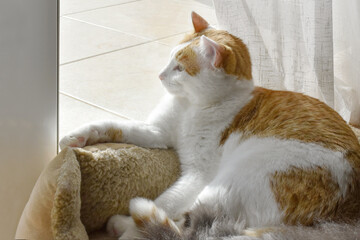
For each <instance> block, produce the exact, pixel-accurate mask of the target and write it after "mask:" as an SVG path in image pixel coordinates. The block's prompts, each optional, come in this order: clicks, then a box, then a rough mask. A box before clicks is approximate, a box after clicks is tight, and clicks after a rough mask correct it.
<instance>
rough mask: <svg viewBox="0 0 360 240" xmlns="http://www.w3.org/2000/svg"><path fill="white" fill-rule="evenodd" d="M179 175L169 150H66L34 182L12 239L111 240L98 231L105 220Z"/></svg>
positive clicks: (129, 147) (113, 146)
mask: <svg viewBox="0 0 360 240" xmlns="http://www.w3.org/2000/svg"><path fill="white" fill-rule="evenodd" d="M179 173H180V165H179V162H178V159H177V156H176V154H175V152H174V151H173V150H160V149H145V148H140V147H137V146H134V145H128V144H115V143H107V144H97V145H94V146H88V147H85V148H83V149H80V148H74V149H70V148H66V149H64V150H63V151H61V152H60V153H59V155H58V156H57V157H55V158H54V159H53V160H52V161H51V162H50V163H49V164H48V165H47V167H46V168H45V169H44V170H43V172H42V173H41V175H40V177H39V179H38V180H37V182H36V184H35V187H34V189H33V191H32V193H31V196H30V199H29V201H28V203H27V205H26V207H25V209H24V211H23V213H22V216H21V219H20V222H19V225H18V228H17V232H16V238H17V239H36V240H51V239H58V240H60V239H61V240H67V239H68V240H77V239H79V240H85V239H98V240H105V239H117V238H110V237H109V236H107V234H106V233H105V231H104V226H105V225H106V222H107V220H108V218H109V217H111V216H112V215H114V214H128V204H129V201H130V199H131V198H133V197H136V196H141V197H145V198H149V199H155V198H156V197H157V196H159V195H160V194H161V193H162V192H163V191H164V190H165V189H167V188H168V187H169V186H170V185H171V184H172V183H173V182H174V181H175V180H176V179H177V177H178V176H179Z"/></svg>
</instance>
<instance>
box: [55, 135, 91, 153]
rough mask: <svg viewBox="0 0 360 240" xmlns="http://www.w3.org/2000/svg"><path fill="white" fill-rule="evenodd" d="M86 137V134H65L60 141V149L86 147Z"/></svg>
mask: <svg viewBox="0 0 360 240" xmlns="http://www.w3.org/2000/svg"><path fill="white" fill-rule="evenodd" d="M86 140H87V139H86V138H85V137H84V136H71V135H69V136H65V137H63V138H62V139H61V140H60V142H59V146H60V149H61V150H63V149H64V148H66V147H84V146H85V145H86Z"/></svg>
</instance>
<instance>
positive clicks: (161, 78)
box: [159, 73, 165, 81]
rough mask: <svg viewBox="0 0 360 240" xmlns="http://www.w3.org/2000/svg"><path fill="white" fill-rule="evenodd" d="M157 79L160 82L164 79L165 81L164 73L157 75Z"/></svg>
mask: <svg viewBox="0 0 360 240" xmlns="http://www.w3.org/2000/svg"><path fill="white" fill-rule="evenodd" d="M159 78H160V80H161V81H162V80H164V79H165V74H164V73H160V74H159Z"/></svg>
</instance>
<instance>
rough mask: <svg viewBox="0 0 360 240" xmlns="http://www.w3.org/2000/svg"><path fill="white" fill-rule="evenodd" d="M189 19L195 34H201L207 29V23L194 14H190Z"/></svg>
mask: <svg viewBox="0 0 360 240" xmlns="http://www.w3.org/2000/svg"><path fill="white" fill-rule="evenodd" d="M191 19H192V23H193V25H194V29H195V32H196V33H198V32H201V31H203V30H205V29H207V28H208V27H209V23H208V22H207V21H206V20H205V19H203V18H202V17H201V16H200V15H199V14H197V13H196V12H191Z"/></svg>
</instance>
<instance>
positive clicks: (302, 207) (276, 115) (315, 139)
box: [220, 88, 360, 225]
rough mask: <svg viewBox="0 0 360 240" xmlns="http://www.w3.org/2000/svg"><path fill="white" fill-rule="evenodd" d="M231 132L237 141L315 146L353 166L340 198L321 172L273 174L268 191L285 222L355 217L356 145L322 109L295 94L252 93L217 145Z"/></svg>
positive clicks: (359, 195) (358, 189)
mask: <svg viewBox="0 0 360 240" xmlns="http://www.w3.org/2000/svg"><path fill="white" fill-rule="evenodd" d="M234 132H240V133H241V134H242V140H245V139H247V138H249V137H252V136H257V137H276V138H279V139H294V140H299V141H301V142H306V143H316V144H319V145H321V146H323V147H325V148H328V149H331V150H334V151H339V152H342V153H343V154H344V156H345V157H346V159H347V160H348V161H349V163H350V165H351V166H352V168H353V170H354V174H353V176H349V179H352V180H351V181H350V182H349V186H348V189H349V190H348V192H347V195H346V196H345V197H342V196H340V195H339V191H340V190H339V186H338V185H337V184H336V183H335V182H334V181H333V180H332V178H331V176H330V173H329V172H328V171H327V170H325V169H321V168H318V169H309V170H306V171H305V170H300V169H292V170H289V171H288V172H277V173H275V174H274V175H273V176H272V177H271V186H272V190H273V192H274V195H275V198H276V200H277V202H278V203H279V206H280V208H281V209H282V210H283V211H284V214H285V216H284V222H286V223H289V224H295V223H301V224H304V225H311V224H313V222H314V220H325V219H331V220H342V221H343V220H345V219H355V218H356V216H359V215H360V213H359V209H360V201H359V199H360V179H359V178H360V145H359V142H358V139H357V138H356V136H355V134H354V133H353V131H352V130H351V128H350V127H349V126H348V125H347V124H346V122H345V121H344V120H343V119H342V118H341V117H340V115H339V114H338V113H336V112H335V111H334V110H333V109H331V108H330V107H329V106H327V105H326V104H324V103H322V102H320V101H319V100H317V99H315V98H312V97H309V96H306V95H303V94H300V93H294V92H288V91H272V90H268V89H264V88H255V90H254V92H253V98H252V99H251V100H250V102H249V103H248V104H247V105H245V106H244V107H243V108H242V109H241V110H240V112H239V113H238V114H237V115H236V116H235V118H234V120H233V122H232V123H231V124H230V126H229V127H228V128H227V129H225V131H224V132H223V134H222V137H221V140H220V145H222V144H224V143H225V141H226V139H227V138H228V137H229V136H230V135H231V134H232V133H234ZM340 209H341V210H340ZM359 217H360V216H359Z"/></svg>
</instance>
